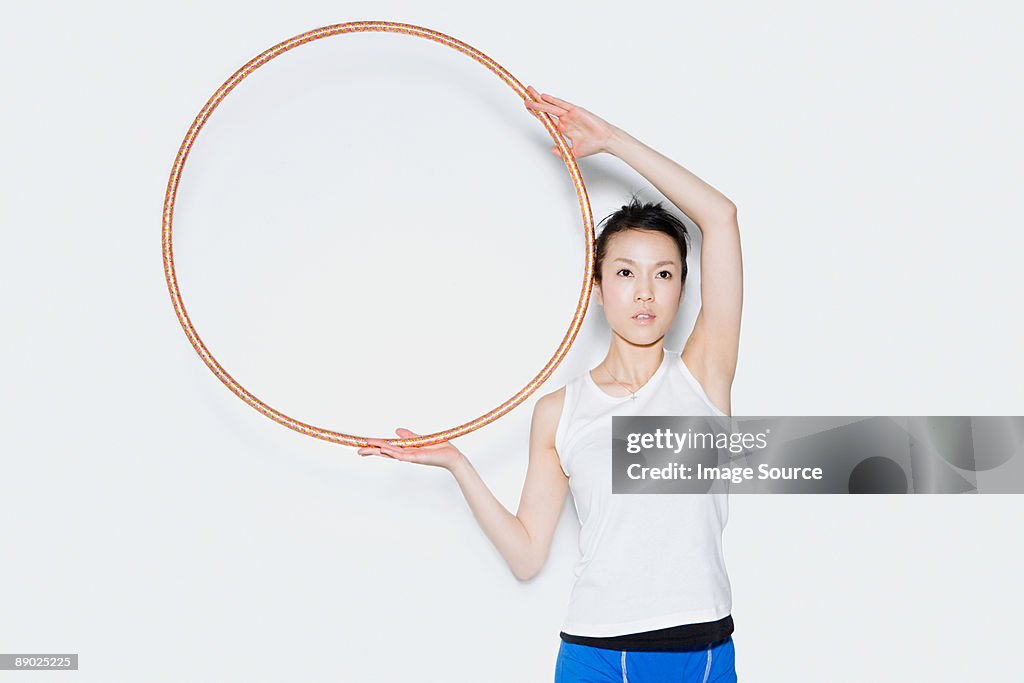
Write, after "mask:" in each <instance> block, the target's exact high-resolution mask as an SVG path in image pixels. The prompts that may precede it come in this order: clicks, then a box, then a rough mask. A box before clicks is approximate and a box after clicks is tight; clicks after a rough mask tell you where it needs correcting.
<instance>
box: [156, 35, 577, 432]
mask: <svg viewBox="0 0 1024 683" xmlns="http://www.w3.org/2000/svg"><path fill="white" fill-rule="evenodd" d="M368 31H375V32H387V33H400V34H404V35H409V36H416V37H418V38H426V39H427V40H432V41H434V42H436V43H440V44H441V45H445V46H447V47H450V48H454V49H456V50H458V51H459V52H461V53H463V54H465V55H467V56H469V57H472V58H473V59H475V60H476V61H477V62H479V63H481V64H483V65H484V66H486V67H487V68H488V69H490V70H491V71H492V72H493V73H495V74H496V75H497V76H498V77H499V78H501V80H503V81H504V82H505V83H506V84H508V85H509V87H511V88H512V89H513V90H515V91H516V94H518V95H519V96H520V97H522V98H523V99H524V100H528V99H530V94H529V92H528V91H527V89H526V88H525V87H523V84H522V83H520V82H519V81H518V80H516V78H515V77H514V76H512V74H510V73H509V72H508V71H506V70H505V69H504V68H502V66H501V65H500V64H498V63H497V62H495V61H494V60H493V59H491V58H490V57H488V56H487V55H485V54H483V53H482V52H480V51H479V50H477V49H475V48H473V47H471V46H469V45H467V44H466V43H463V42H462V41H460V40H457V39H455V38H452V37H451V36H448V35H445V34H444V33H439V32H437V31H433V30H431V29H428V28H423V27H421V26H414V25H412V24H399V23H394V22H388V21H354V22H348V23H345V24H334V25H331V26H325V27H323V28H318V29H314V30H312V31H307V32H306V33H303V34H300V35H298V36H295V37H294V38H289V39H288V40H286V41H284V42H281V43H278V44H277V45H275V46H273V47H271V48H270V49H268V50H265V51H264V52H262V53H260V54H259V55H257V56H256V57H253V58H252V59H251V60H250V61H249V62H248V63H246V64H245V66H243V67H242V68H240V69H239V70H238V71H236V72H235V73H234V74H233V75H232V76H231V77H230V78H229V79H228V80H227V81H225V82H224V84H223V85H222V86H220V88H218V89H217V91H216V92H215V93H214V94H213V96H212V97H210V99H209V100H208V101H207V102H206V105H205V106H204V107H203V108H202V109H201V110H200V111H199V114H198V115H197V116H196V118H195V120H194V121H193V122H192V126H191V127H190V128H189V129H188V132H187V133H186V134H185V139H184V140H183V141H182V143H181V146H180V147H179V148H178V155H177V157H175V159H174V165H173V167H172V168H171V177H170V179H169V180H168V182H167V193H166V195H165V197H164V211H163V257H164V275H165V277H166V278H167V288H168V290H169V291H170V294H171V303H172V304H173V305H174V312H175V313H176V314H177V316H178V321H179V322H180V323H181V326H182V328H183V329H184V330H185V334H186V335H187V336H188V339H189V341H190V342H191V343H192V346H193V348H195V350H196V353H198V354H199V357H200V358H202V359H203V362H205V363H206V365H207V366H208V367H209V368H210V370H212V371H213V374H214V375H216V376H217V378H218V379H219V380H220V381H221V382H223V383H224V385H225V386H227V388H228V389H230V390H231V391H232V392H233V393H234V394H235V395H236V396H238V397H239V398H241V399H242V400H243V401H245V402H246V403H248V404H249V405H250V406H252V407H253V408H255V409H256V410H258V411H259V412H260V413H262V414H263V415H265V416H267V417H269V418H270V419H272V420H274V421H275V422H278V423H280V424H282V425H284V426H286V427H289V428H290V429H293V430H295V431H297V432H299V433H301V434H306V435H307V436H312V437H315V438H318V439H323V440H324V441H332V442H335V443H340V444H343V445H346V446H359V447H363V446H368V445H370V444H369V442H368V441H367V440H366V438H364V437H360V436H356V435H354V434H345V433H342V432H334V431H331V430H329V429H321V428H320V427H315V426H313V425H309V424H306V423H304V422H300V421H299V420H296V419H294V418H291V417H289V416H287V415H285V414H284V413H282V412H280V411H278V410H275V409H274V408H272V407H270V406H269V405H267V404H266V403H264V402H263V401H261V400H260V399H258V398H257V397H256V396H254V395H253V394H251V393H249V391H248V390H246V389H245V387H243V386H242V385H240V384H239V383H238V382H236V381H235V380H234V378H232V377H231V375H230V374H228V372H227V371H226V370H225V369H224V368H223V367H222V366H221V364H220V363H218V362H217V360H216V359H215V358H214V357H213V354H211V353H210V351H209V349H207V348H206V345H205V344H204V343H203V341H202V340H201V339H200V338H199V335H198V334H197V333H196V330H195V328H194V327H193V326H192V322H191V320H190V319H189V316H188V313H187V312H186V311H185V303H184V302H183V301H182V300H181V293H180V292H179V291H178V280H177V277H176V275H175V272H174V255H173V250H172V245H171V227H172V222H173V218H174V200H175V198H176V197H177V194H178V184H179V183H180V182H181V172H182V169H183V168H184V166H185V161H186V160H187V159H188V154H189V151H190V150H191V148H192V144H193V143H194V142H195V139H196V136H198V135H199V131H200V130H201V129H202V127H203V125H204V124H205V123H206V121H207V120H208V119H209V118H210V115H211V114H213V111H214V109H216V108H217V105H218V104H220V102H221V101H222V100H223V99H224V98H225V97H227V95H228V93H230V92H231V91H232V90H233V89H234V87H235V86H236V85H238V84H239V83H240V82H241V81H242V79H243V78H245V77H246V76H248V75H249V74H251V73H252V72H253V71H255V70H256V69H258V68H260V67H261V66H263V65H264V64H266V63H267V62H269V61H270V60H271V59H273V58H275V57H278V56H280V55H281V54H283V53H285V52H287V51H288V50H291V49H294V48H296V47H298V46H300V45H303V44H305V43H309V42H312V41H314V40H320V39H321V38H328V37H330V36H334V35H339V34H345V33H358V32H368ZM537 114H538V116H539V118H540V120H541V122H542V123H543V124H544V127H545V128H546V129H547V131H548V134H550V135H551V138H552V139H553V140H554V141H555V145H556V146H557V147H558V149H559V151H560V152H561V154H562V159H563V160H564V161H565V165H566V167H567V168H568V170H569V175H570V176H572V181H573V185H574V186H575V187H576V195H577V197H578V198H579V202H580V211H581V212H582V215H583V229H584V236H585V238H586V256H585V258H586V260H585V262H584V274H583V287H582V289H581V291H580V298H579V302H578V303H577V305H576V312H575V314H574V315H573V318H572V322H571V323H570V325H569V329H568V331H567V332H566V333H565V337H564V338H563V339H562V342H561V344H559V346H558V349H557V350H556V351H555V354H554V355H553V356H552V357H551V359H550V360H548V362H547V364H546V365H545V366H544V367H543V368H542V369H541V371H540V372H539V373H537V375H536V376H535V377H534V378H533V379H531V380H530V382H529V383H528V384H527V385H526V386H525V387H523V388H522V389H520V390H519V392H518V393H516V394H515V395H514V396H513V397H512V398H510V399H508V400H507V401H505V402H504V403H502V404H501V405H499V406H498V407H497V408H495V409H493V410H491V411H489V412H487V413H485V414H484V415H481V416H480V417H478V418H476V419H475V420H471V421H470V422H466V423H465V424H461V425H459V426H458V427H453V428H451V429H445V430H443V431H440V432H435V433H433V434H425V435H421V436H417V437H409V438H405V439H398V438H387V437H385V438H382V439H380V440H381V441H384V442H386V443H389V444H391V445H396V446H430V445H433V444H437V443H441V442H442V441H449V440H451V439H454V438H456V437H459V436H462V435H464V434H468V433H469V432H472V431H474V430H476V429H479V428H481V427H483V426H484V425H487V424H490V423H491V422H493V421H494V420H497V419H498V418H499V417H501V416H502V415H505V414H506V413H508V412H509V411H511V410H512V409H513V408H515V407H516V406H518V405H519V404H520V403H522V402H523V401H525V400H526V399H527V397H529V396H530V394H532V393H533V392H534V391H536V390H537V389H539V388H540V386H541V385H542V384H544V382H546V381H547V379H548V378H549V377H550V376H551V373H552V372H554V370H555V368H556V367H558V364H559V363H561V362H562V359H563V358H565V354H566V353H567V352H568V351H569V348H570V347H571V346H572V343H573V341H575V339H576V334H577V333H578V332H579V329H580V326H581V325H582V324H583V317H584V315H585V314H586V312H587V305H588V304H589V302H590V294H591V290H592V289H593V272H594V218H593V215H592V214H591V210H590V201H589V199H588V197H587V190H586V187H585V186H584V185H583V177H582V176H581V175H580V170H579V167H577V165H576V159H575V158H574V157H573V154H572V151H571V149H570V148H569V147H568V145H566V143H565V140H563V139H562V136H561V135H560V134H559V133H558V130H557V129H556V128H555V125H554V123H553V122H552V119H551V116H550V115H549V114H547V113H546V112H537ZM371 438H372V437H371Z"/></svg>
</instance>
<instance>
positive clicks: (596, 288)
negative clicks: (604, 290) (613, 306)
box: [591, 282, 604, 306]
mask: <svg viewBox="0 0 1024 683" xmlns="http://www.w3.org/2000/svg"><path fill="white" fill-rule="evenodd" d="M591 291H592V292H593V293H594V296H595V297H597V305H598V306H604V298H603V297H602V296H601V283H600V282H595V283H594V288H593V290H591Z"/></svg>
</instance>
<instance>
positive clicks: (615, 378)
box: [604, 368, 653, 401]
mask: <svg viewBox="0 0 1024 683" xmlns="http://www.w3.org/2000/svg"><path fill="white" fill-rule="evenodd" d="M604 371H605V372H607V373H608V374H609V375H611V378H612V379H614V380H615V381H616V383H618V384H621V385H622V386H624V387H626V391H629V392H630V393H632V394H633V395H632V396H630V397H629V398H630V399H632V400H634V401H635V400H636V392H637V391H638V390H635V389H630V388H629V387H628V386H626V385H625V384H622V382H619V380H618V378H617V377H616V376H615V375H612V371H611V370H609V369H608V368H605V369H604ZM651 376H652V377H653V375H651ZM647 381H648V382H649V381H650V379H648V380H647ZM640 388H641V389H643V387H640Z"/></svg>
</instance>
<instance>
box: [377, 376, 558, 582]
mask: <svg viewBox="0 0 1024 683" xmlns="http://www.w3.org/2000/svg"><path fill="white" fill-rule="evenodd" d="M564 396H565V389H564V388H563V389H559V390H558V391H556V392H553V393H551V394H548V395H546V396H543V397H541V399H540V400H538V401H537V403H536V404H535V405H534V409H533V420H532V423H531V426H530V460H529V465H528V466H527V470H526V481H525V483H524V484H523V492H522V495H521V497H520V500H519V510H518V512H517V513H516V514H514V515H513V514H512V513H511V512H509V510H508V509H507V508H506V507H505V506H504V505H502V504H501V502H500V501H499V500H498V499H497V498H495V497H494V494H493V493H491V490H490V489H489V488H487V484H485V483H484V481H483V479H481V478H480V475H479V473H477V471H476V469H475V468H474V467H473V464H472V463H471V462H470V461H469V459H468V458H467V457H466V456H465V455H464V454H463V453H462V452H461V451H459V450H458V449H457V448H455V447H454V446H452V445H451V443H450V442H444V443H442V444H437V445H434V446H426V447H423V448H396V447H394V446H388V445H387V444H386V443H384V442H383V441H380V440H373V439H371V440H370V441H371V443H374V444H375V447H373V448H361V449H360V450H359V453H360V454H361V455H371V454H373V452H374V451H377V453H378V454H380V455H385V456H390V457H393V458H395V459H397V460H406V461H408V462H418V463H421V464H425V465H435V466H438V467H444V468H446V469H447V470H448V471H450V472H451V473H452V475H453V476H454V477H455V480H456V482H458V485H459V488H460V489H461V490H462V494H463V496H464V497H465V498H466V503H468V504H469V508H470V510H471V511H472V512H473V516H474V517H475V518H476V521H477V523H478V524H479V525H480V528H481V529H483V532H484V534H485V535H486V536H487V538H489V539H490V540H491V543H493V544H494V547H495V548H497V550H498V552H499V553H500V554H501V556H502V558H504V560H505V562H506V563H507V564H508V566H509V569H511V570H512V574H513V575H514V576H515V577H516V578H517V579H520V580H522V581H525V580H528V579H531V578H533V577H534V576H536V575H537V574H538V573H539V572H540V570H541V568H542V567H543V566H544V563H545V562H546V561H547V557H548V553H549V551H550V549H551V542H552V539H553V538H554V535H555V528H556V527H557V525H558V519H559V517H560V516H561V512H562V506H563V505H564V504H565V498H566V495H567V494H568V491H569V478H568V477H566V476H565V473H564V472H563V471H562V466H561V465H560V464H559V461H558V453H557V452H556V450H555V431H556V430H557V428H558V419H559V416H560V415H561V412H562V401H563V399H564ZM396 431H397V433H398V434H399V436H402V437H407V436H418V435H417V434H414V433H413V432H410V431H409V430H406V429H399V430H396Z"/></svg>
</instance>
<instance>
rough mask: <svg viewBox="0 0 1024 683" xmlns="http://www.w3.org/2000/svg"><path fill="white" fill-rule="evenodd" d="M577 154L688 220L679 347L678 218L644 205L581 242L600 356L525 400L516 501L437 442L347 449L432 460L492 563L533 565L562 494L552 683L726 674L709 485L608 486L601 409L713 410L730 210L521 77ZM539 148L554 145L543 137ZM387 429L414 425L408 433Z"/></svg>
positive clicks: (726, 616) (725, 606) (727, 294)
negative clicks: (567, 581) (629, 178)
mask: <svg viewBox="0 0 1024 683" xmlns="http://www.w3.org/2000/svg"><path fill="white" fill-rule="evenodd" d="M528 90H529V93H530V96H531V97H532V98H533V101H529V100H528V101H526V107H527V109H529V110H530V111H531V112H533V113H534V114H535V115H538V116H539V114H538V112H547V113H548V114H550V115H551V116H552V117H554V118H555V119H556V120H557V128H558V130H559V132H560V133H561V134H562V135H564V136H566V137H567V138H568V139H569V141H570V146H571V149H572V153H573V156H574V157H575V158H577V159H579V158H582V157H585V156H589V155H591V154H596V153H599V152H606V153H609V154H613V155H615V156H617V157H619V158H620V159H622V160H623V161H625V162H626V163H627V164H629V165H630V166H631V167H633V168H634V169H635V170H636V171H637V172H638V173H640V174H641V175H643V176H644V177H645V178H646V179H647V180H648V181H650V182H651V184H653V185H654V186H655V187H656V188H658V190H659V191H660V192H661V193H662V194H664V195H665V196H666V197H667V198H668V199H669V200H670V201H671V202H672V203H674V204H675V205H676V206H678V207H679V208H680V209H681V210H682V211H683V212H684V213H685V214H686V215H687V216H689V217H690V218H691V219H692V220H693V221H694V222H695V223H696V224H697V225H698V226H699V227H700V230H701V234H702V236H703V243H702V249H701V300H702V307H701V310H700V313H699V314H698V316H697V320H696V323H695V324H694V328H693V331H692V332H691V334H690V336H689V338H688V340H687V342H686V346H685V348H684V349H683V350H682V352H681V353H680V352H678V351H669V350H667V349H665V348H664V346H663V345H662V342H663V339H664V337H665V334H666V332H667V331H668V330H669V329H670V327H671V325H672V321H673V319H674V318H675V315H676V312H677V311H678V310H679V305H680V303H681V301H682V295H683V285H684V282H685V279H686V252H687V244H686V237H687V235H686V228H685V226H684V225H683V223H682V222H681V221H679V219H677V218H676V217H675V216H673V215H672V214H670V213H669V212H667V211H666V210H664V209H663V208H662V207H661V205H660V203H659V204H640V203H639V202H637V201H635V199H634V201H633V202H631V203H630V204H629V205H627V206H624V207H622V209H621V210H620V211H617V212H616V213H614V214H612V215H611V216H609V218H608V222H607V224H606V226H605V228H604V229H603V230H602V231H601V234H600V236H599V238H598V240H597V244H596V245H595V246H596V250H595V275H594V277H595V287H594V292H595V293H596V297H597V302H598V304H599V305H600V306H601V307H602V308H603V310H604V315H605V318H606V319H607V321H608V324H609V326H610V327H611V330H612V335H611V343H610V347H609V349H608V353H607V355H606V356H605V359H604V360H603V361H602V362H601V364H600V365H598V366H597V367H596V368H594V369H593V370H592V371H590V372H587V373H584V374H583V375H581V376H580V377H577V378H575V379H574V380H573V381H571V382H569V383H568V384H567V385H565V386H564V387H562V388H560V389H558V390H557V391H554V392H552V393H550V394H547V395H546V396H543V397H541V398H540V399H539V400H538V401H537V403H536V404H535V406H534V412H533V420H532V426H531V432H530V458H529V466H528V468H527V474H526V481H525V484H524V486H523V492H522V496H521V499H520V504H519V510H518V512H517V513H516V514H515V515H513V514H512V513H511V512H509V511H508V510H507V509H506V508H505V507H504V506H503V505H502V504H501V503H500V502H498V500H497V499H496V498H495V497H494V495H493V494H492V493H491V491H490V490H489V489H488V488H487V486H486V484H485V483H484V482H483V480H481V479H480V477H479V475H478V474H477V472H476V470H475V469H474V468H473V466H472V464H471V463H470V462H469V460H468V459H467V458H466V457H465V456H464V455H463V454H462V453H461V452H460V451H459V450H458V449H457V448H456V447H455V446H453V445H452V444H451V443H448V442H446V443H442V444H437V445H434V446H428V447H425V448H400V447H395V446H391V445H389V444H387V442H385V441H383V440H370V442H371V443H372V444H373V447H368V448H361V449H359V454H360V455H382V456H385V457H391V458H395V459H398V460H404V461H407V462H415V463H420V464H424V465H434V466H438V467H444V468H446V469H447V470H449V471H450V472H451V473H452V475H453V476H454V477H455V478H456V480H457V481H458V484H459V487H460V488H461V490H462V492H463V494H464V495H465V498H466V501H467V503H468V504H469V506H470V508H471V509H472V511H473V514H474V516H475V517H476V519H477V521H478V522H479V524H480V526H481V527H482V528H483V530H484V532H485V533H486V534H487V536H488V538H489V539H490V540H491V541H492V542H493V543H494V545H495V547H497V549H498V551H499V552H500V553H501V555H502V557H503V558H504V559H505V561H506V562H507V563H508V565H509V567H510V568H511V570H512V572H513V574H514V575H515V576H516V577H517V578H519V579H521V580H526V579H529V578H531V577H533V576H534V575H536V574H537V573H538V572H539V571H540V570H541V568H542V567H543V565H544V563H545V561H546V559H547V556H548V551H549V549H550V547H551V540H552V537H553V536H554V531H555V527H556V525H557V522H558V518H559V515H560V513H561V510H562V506H563V504H564V502H565V497H566V495H567V491H568V490H569V489H570V488H571V489H572V491H573V498H574V501H575V503H576V509H577V512H578V513H579V516H580V521H581V525H582V526H581V528H580V549H581V555H580V560H579V562H578V564H577V567H576V582H575V584H574V586H573V592H572V597H571V599H570V603H569V614H568V616H567V618H566V620H565V622H564V624H563V630H562V632H561V634H560V637H561V643H560V647H559V652H558V660H557V663H556V671H555V680H556V683H557V682H566V683H567V682H569V681H582V680H587V681H609V682H610V681H615V682H616V683H619V682H622V681H631V682H632V683H640V682H642V681H665V680H672V681H701V682H702V683H707V682H709V681H716V682H725V681H735V680H736V678H737V677H736V670H735V663H734V649H733V642H732V632H733V622H732V616H731V608H732V599H731V590H730V585H729V580H728V576H727V574H726V571H725V566H724V560H723V555H722V546H721V540H722V531H723V529H724V526H725V522H726V519H727V517H728V505H727V498H726V495H724V494H712V493H709V494H704V495H617V496H612V495H611V476H610V462H611V422H612V420H611V416H612V415H640V414H647V415H720V416H721V415H728V414H731V412H732V410H731V408H732V406H731V402H730V396H729V395H730V390H731V387H732V381H733V376H734V374H735V370H736V359H737V354H738V346H739V331H740V313H741V309H742V292H743V280H742V260H741V256H740V238H739V227H738V225H737V221H736V207H735V205H733V203H732V202H731V201H729V199H727V198H726V197H725V196H723V195H722V194H721V193H720V192H718V191H717V190H715V189H714V188H713V187H711V186H710V185H708V184H707V183H705V182H703V181H702V180H701V179H700V178H698V177H697V176H695V175H693V174H692V173H690V172H689V171H687V170H686V169H685V168H683V167H682V166H680V165H678V164H676V163H675V162H673V161H672V160H670V159H668V158H666V157H664V156H662V155H661V154H659V153H658V152H656V151H654V150H653V149H651V148H649V147H647V146H646V145H644V144H643V143H641V142H639V141H638V140H636V139H635V138H633V137H631V136H630V135H629V134H627V133H626V132H624V131H622V130H621V129H619V128H617V127H615V126H613V125H611V124H609V123H608V122H606V121H604V120H603V119H601V118H599V117H597V116H595V115H594V114H592V113H591V112H589V111H587V110H586V109H583V108H582V107H578V106H575V105H573V104H571V103H569V102H566V101H564V100H560V99H558V98H556V97H552V96H550V95H548V94H544V95H540V94H539V93H537V91H536V90H534V89H533V88H532V87H530V88H529V89H528ZM551 151H552V152H553V153H555V154H557V155H558V156H559V157H561V154H560V152H559V150H558V148H557V147H552V148H551ZM395 431H396V433H397V434H398V436H399V437H402V438H406V437H413V436H418V434H415V433H414V432H411V431H409V430H408V429H397V430H395Z"/></svg>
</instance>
